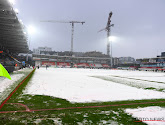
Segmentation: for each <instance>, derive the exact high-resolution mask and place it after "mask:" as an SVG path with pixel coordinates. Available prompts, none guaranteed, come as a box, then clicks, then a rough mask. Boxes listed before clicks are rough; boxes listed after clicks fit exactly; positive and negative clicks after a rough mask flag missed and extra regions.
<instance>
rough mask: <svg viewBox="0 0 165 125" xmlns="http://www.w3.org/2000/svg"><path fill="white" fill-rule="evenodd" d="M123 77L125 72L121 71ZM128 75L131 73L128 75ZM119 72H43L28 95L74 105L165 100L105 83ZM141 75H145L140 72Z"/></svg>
mask: <svg viewBox="0 0 165 125" xmlns="http://www.w3.org/2000/svg"><path fill="white" fill-rule="evenodd" d="M118 72H119V74H121V71H118ZM127 72H128V71H127ZM112 73H116V74H117V71H112V70H93V69H62V68H61V69H55V68H49V69H48V70H46V68H40V69H37V70H36V71H35V73H34V76H33V77H32V79H31V80H30V83H29V84H28V86H27V88H26V90H25V91H24V93H25V94H33V95H49V96H54V97H58V98H63V99H67V100H69V101H70V102H94V101H119V100H133V99H136V100H141V99H156V98H165V93H163V92H156V91H152V90H143V89H137V88H134V87H130V86H127V85H122V84H118V83H114V82H110V81H105V80H102V79H98V78H94V77H90V76H94V75H106V76H107V75H110V74H112ZM138 73H141V72H138Z"/></svg>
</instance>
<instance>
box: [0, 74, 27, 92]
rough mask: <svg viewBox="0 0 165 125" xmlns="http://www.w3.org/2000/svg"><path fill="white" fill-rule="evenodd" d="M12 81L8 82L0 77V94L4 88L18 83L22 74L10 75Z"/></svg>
mask: <svg viewBox="0 0 165 125" xmlns="http://www.w3.org/2000/svg"><path fill="white" fill-rule="evenodd" d="M10 76H11V79H12V80H9V79H7V78H4V77H0V86H1V87H0V93H2V92H3V91H4V90H5V89H6V88H8V87H9V86H10V85H12V84H13V83H14V82H16V81H18V80H19V79H20V78H21V77H23V76H24V74H13V75H10Z"/></svg>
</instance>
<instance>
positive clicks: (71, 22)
mask: <svg viewBox="0 0 165 125" xmlns="http://www.w3.org/2000/svg"><path fill="white" fill-rule="evenodd" d="M41 22H50V23H70V24H71V25H72V30H71V31H72V33H71V52H72V53H73V39H74V24H75V23H81V24H82V25H83V24H84V23H85V22H80V21H56V20H45V21H41Z"/></svg>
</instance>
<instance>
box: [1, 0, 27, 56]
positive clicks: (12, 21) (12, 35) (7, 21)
mask: <svg viewBox="0 0 165 125" xmlns="http://www.w3.org/2000/svg"><path fill="white" fill-rule="evenodd" d="M26 34H27V32H26V30H25V26H24V25H23V24H22V22H21V21H19V20H18V18H17V15H16V12H15V11H14V9H13V7H12V5H11V3H10V2H9V0H0V47H4V48H5V49H7V50H9V51H10V52H11V53H27V52H28V50H29V49H28V44H27V43H28V39H27V35H26Z"/></svg>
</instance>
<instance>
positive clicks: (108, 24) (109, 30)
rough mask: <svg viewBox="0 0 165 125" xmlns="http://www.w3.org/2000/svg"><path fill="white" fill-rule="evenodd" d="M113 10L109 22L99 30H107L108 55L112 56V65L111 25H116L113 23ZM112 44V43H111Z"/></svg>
mask: <svg viewBox="0 0 165 125" xmlns="http://www.w3.org/2000/svg"><path fill="white" fill-rule="evenodd" d="M112 14H113V13H112V11H111V12H110V13H109V17H108V22H107V25H106V27H105V28H104V29H101V30H99V31H98V32H101V31H107V55H108V56H111V67H112V48H111V54H110V42H109V38H110V32H111V27H113V26H114V24H111V17H112ZM111 46H112V45H111Z"/></svg>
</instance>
